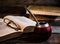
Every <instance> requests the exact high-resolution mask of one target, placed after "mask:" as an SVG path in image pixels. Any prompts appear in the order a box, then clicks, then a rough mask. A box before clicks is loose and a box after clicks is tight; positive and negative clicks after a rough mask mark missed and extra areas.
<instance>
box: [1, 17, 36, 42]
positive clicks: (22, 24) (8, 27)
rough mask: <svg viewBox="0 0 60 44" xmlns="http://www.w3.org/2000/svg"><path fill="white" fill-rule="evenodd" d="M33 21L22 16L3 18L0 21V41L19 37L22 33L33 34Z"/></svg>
mask: <svg viewBox="0 0 60 44" xmlns="http://www.w3.org/2000/svg"><path fill="white" fill-rule="evenodd" d="M35 25H36V22H35V21H32V20H30V19H29V18H26V17H24V16H5V17H4V18H3V19H0V41H4V40H7V39H11V38H14V37H17V36H20V35H21V34H22V33H28V32H33V31H34V27H35Z"/></svg>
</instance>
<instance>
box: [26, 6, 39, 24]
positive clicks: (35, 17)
mask: <svg viewBox="0 0 60 44" xmlns="http://www.w3.org/2000/svg"><path fill="white" fill-rule="evenodd" d="M25 9H26V10H27V11H28V12H29V14H31V16H32V17H33V18H34V20H35V21H36V23H37V24H39V22H38V20H37V19H36V17H35V15H34V14H32V13H31V11H30V10H29V9H27V8H26V6H25Z"/></svg>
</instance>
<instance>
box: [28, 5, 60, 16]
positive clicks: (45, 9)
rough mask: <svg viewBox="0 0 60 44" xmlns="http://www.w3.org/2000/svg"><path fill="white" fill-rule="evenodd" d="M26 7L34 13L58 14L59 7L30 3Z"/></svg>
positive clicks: (59, 14) (59, 12) (59, 13)
mask: <svg viewBox="0 0 60 44" xmlns="http://www.w3.org/2000/svg"><path fill="white" fill-rule="evenodd" d="M28 9H29V10H30V11H31V13H32V14H35V15H50V16H60V7H53V6H33V5H31V6H29V7H28ZM27 14H29V12H27Z"/></svg>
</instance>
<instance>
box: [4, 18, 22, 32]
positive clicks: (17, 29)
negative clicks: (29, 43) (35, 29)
mask: <svg viewBox="0 0 60 44" xmlns="http://www.w3.org/2000/svg"><path fill="white" fill-rule="evenodd" d="M6 20H8V21H9V22H8V23H7V22H6ZM4 22H5V23H6V24H7V26H9V27H11V28H13V29H15V30H16V31H19V30H21V29H20V26H19V25H17V24H16V23H14V22H13V21H12V20H9V19H7V18H5V19H4ZM11 23H13V24H14V25H15V26H16V28H15V27H12V26H11V25H9V24H11Z"/></svg>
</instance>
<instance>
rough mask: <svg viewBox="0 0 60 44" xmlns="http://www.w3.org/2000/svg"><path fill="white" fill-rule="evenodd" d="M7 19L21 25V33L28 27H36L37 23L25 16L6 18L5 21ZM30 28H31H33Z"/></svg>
mask: <svg viewBox="0 0 60 44" xmlns="http://www.w3.org/2000/svg"><path fill="white" fill-rule="evenodd" d="M5 18H7V19H9V20H12V21H13V22H14V23H15V24H17V25H19V28H20V29H21V30H20V31H21V32H23V31H24V29H25V28H26V27H29V26H31V27H34V26H36V22H35V21H33V20H31V19H29V18H27V17H24V16H10V15H9V16H5V17H4V19H5ZM31 27H30V28H31ZM28 32H29V31H28Z"/></svg>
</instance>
